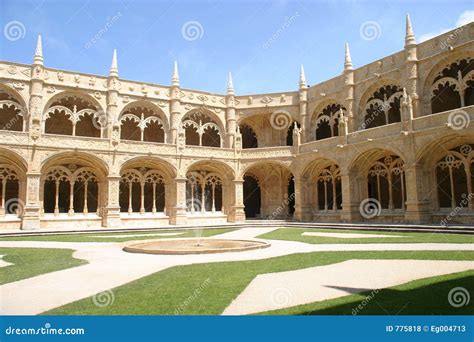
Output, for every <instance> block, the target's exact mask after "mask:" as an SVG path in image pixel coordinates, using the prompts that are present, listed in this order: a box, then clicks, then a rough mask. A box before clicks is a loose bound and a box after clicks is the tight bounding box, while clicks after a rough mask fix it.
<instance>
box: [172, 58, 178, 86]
mask: <svg viewBox="0 0 474 342" xmlns="http://www.w3.org/2000/svg"><path fill="white" fill-rule="evenodd" d="M171 85H172V86H174V87H179V73H178V62H177V61H174V68H173V78H172V80H171Z"/></svg>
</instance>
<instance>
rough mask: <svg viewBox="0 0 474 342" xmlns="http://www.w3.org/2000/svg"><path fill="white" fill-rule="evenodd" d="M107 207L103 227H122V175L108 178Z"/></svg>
mask: <svg viewBox="0 0 474 342" xmlns="http://www.w3.org/2000/svg"><path fill="white" fill-rule="evenodd" d="M107 194H108V196H107V207H106V208H105V210H104V212H103V213H102V226H103V227H120V226H121V220H120V203H119V196H120V175H110V176H108V177H107Z"/></svg>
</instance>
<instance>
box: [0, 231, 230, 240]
mask: <svg viewBox="0 0 474 342" xmlns="http://www.w3.org/2000/svg"><path fill="white" fill-rule="evenodd" d="M233 230H235V229H232V228H222V229H221V228H219V229H204V230H202V231H201V232H200V233H199V232H198V231H197V230H193V229H181V230H179V229H174V230H157V229H156V230H153V231H132V232H116V233H107V232H106V231H104V232H103V233H102V232H101V233H93V234H92V233H91V234H87V233H85V234H65V235H60V234H58V235H35V236H12V237H1V238H0V241H62V242H123V241H131V240H147V239H170V238H184V237H193V238H194V237H198V236H202V237H207V236H213V235H217V234H223V233H227V232H231V231H233ZM161 233H183V234H180V235H171V236H157V235H153V234H161ZM142 234H143V235H145V234H146V235H149V234H150V236H132V235H142ZM114 235H130V236H128V237H121V238H114V237H113V236H114ZM100 236H110V238H104V237H100Z"/></svg>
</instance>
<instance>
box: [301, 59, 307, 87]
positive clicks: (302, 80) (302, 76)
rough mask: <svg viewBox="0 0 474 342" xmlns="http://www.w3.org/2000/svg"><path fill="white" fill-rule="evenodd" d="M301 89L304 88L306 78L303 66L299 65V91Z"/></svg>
mask: <svg viewBox="0 0 474 342" xmlns="http://www.w3.org/2000/svg"><path fill="white" fill-rule="evenodd" d="M302 88H306V76H305V74H304V67H303V64H301V69H300V89H302Z"/></svg>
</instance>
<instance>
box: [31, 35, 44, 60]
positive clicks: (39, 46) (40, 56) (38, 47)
mask: <svg viewBox="0 0 474 342" xmlns="http://www.w3.org/2000/svg"><path fill="white" fill-rule="evenodd" d="M33 64H39V65H43V44H42V42H41V35H40V34H39V35H38V41H37V42H36V51H35V58H34V59H33Z"/></svg>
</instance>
